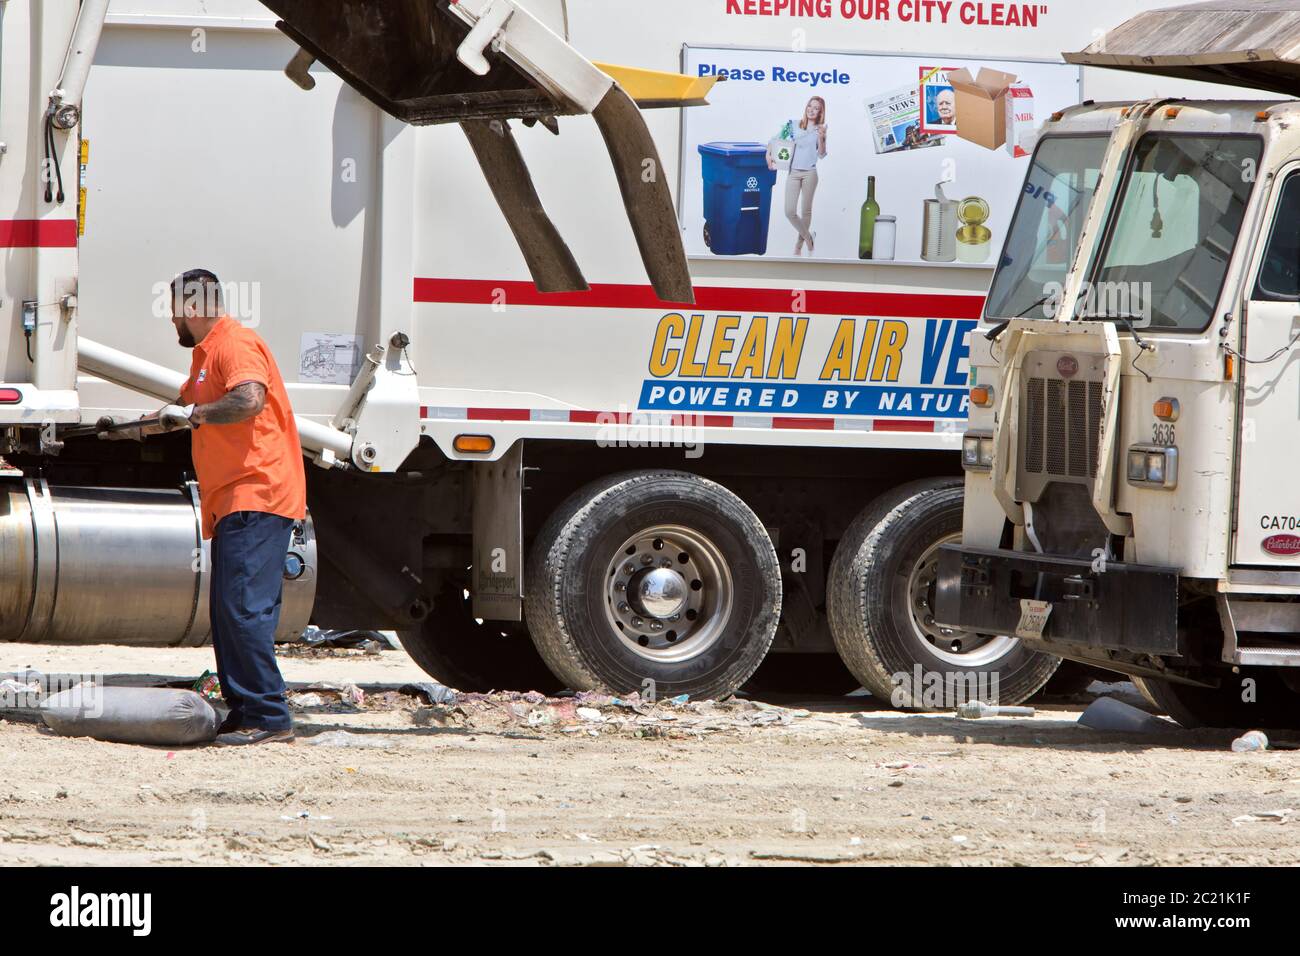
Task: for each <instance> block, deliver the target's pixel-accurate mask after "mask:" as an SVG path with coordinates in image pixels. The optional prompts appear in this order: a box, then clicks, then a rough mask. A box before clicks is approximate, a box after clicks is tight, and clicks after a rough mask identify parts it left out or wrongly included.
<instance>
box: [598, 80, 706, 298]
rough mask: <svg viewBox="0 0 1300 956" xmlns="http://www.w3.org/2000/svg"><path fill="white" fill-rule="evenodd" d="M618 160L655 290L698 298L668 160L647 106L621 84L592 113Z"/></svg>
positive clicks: (630, 214) (634, 227)
mask: <svg viewBox="0 0 1300 956" xmlns="http://www.w3.org/2000/svg"><path fill="white" fill-rule="evenodd" d="M592 117H593V118H594V119H595V120H596V125H597V126H599V127H600V132H601V135H602V136H604V137H605V146H606V148H607V149H608V150H609V157H610V159H611V160H612V161H613V163H614V175H615V176H617V177H618V185H619V189H621V190H622V191H623V205H624V206H625V207H626V209H627V217H628V221H629V222H630V223H631V224H632V233H633V235H635V236H636V244H637V247H638V248H639V249H640V250H641V260H642V262H644V263H645V269H646V274H647V275H648V276H649V277H650V284H651V285H652V286H654V290H655V293H656V294H657V295H658V296H659V298H660V299H662V300H663V301H665V302H680V303H691V304H693V303H694V302H695V290H694V288H693V287H692V285H691V274H690V271H689V270H688V269H687V266H686V251H685V249H684V248H683V246H682V233H681V228H680V227H679V226H678V223H677V213H676V211H675V210H674V208H673V197H672V193H671V192H670V191H669V189H668V181H667V177H666V176H665V175H664V164H663V162H662V160H660V158H659V149H658V147H656V146H655V142H654V139H653V138H651V136H650V130H649V128H648V127H647V126H646V124H645V117H643V116H642V115H641V110H640V109H639V108H638V107H637V105H636V103H635V102H634V101H633V100H632V98H631V97H630V96H628V95H627V93H625V92H624V91H623V89H622V87H620V86H618V84H615V85H614V86H612V87H611V88H610V90H609V92H608V93H606V94H605V98H604V99H603V100H601V101H600V105H599V106H597V107H596V109H595V111H594V112H593V113H592Z"/></svg>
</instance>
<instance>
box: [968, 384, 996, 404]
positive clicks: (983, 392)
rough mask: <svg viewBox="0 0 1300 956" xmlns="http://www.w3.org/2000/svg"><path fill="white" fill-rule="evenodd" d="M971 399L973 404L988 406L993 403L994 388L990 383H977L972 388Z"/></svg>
mask: <svg viewBox="0 0 1300 956" xmlns="http://www.w3.org/2000/svg"><path fill="white" fill-rule="evenodd" d="M970 401H971V404H972V405H978V406H979V407H980V408H988V407H989V406H990V405H992V404H993V389H992V388H991V387H990V386H988V385H976V386H975V387H974V388H972V389H971V390H970Z"/></svg>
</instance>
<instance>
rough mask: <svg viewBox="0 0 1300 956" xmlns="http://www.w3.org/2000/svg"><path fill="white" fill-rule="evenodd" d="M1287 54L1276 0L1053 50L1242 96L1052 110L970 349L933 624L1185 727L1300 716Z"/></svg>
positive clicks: (1298, 200) (1295, 224)
mask: <svg viewBox="0 0 1300 956" xmlns="http://www.w3.org/2000/svg"><path fill="white" fill-rule="evenodd" d="M1297 51H1300V4H1296V3H1294V2H1272V3H1251V2H1240V0H1238V2H1230V0H1218V2H1213V3H1202V4H1192V5H1187V6H1182V7H1174V8H1170V9H1167V10H1159V11H1152V12H1147V13H1143V14H1140V15H1138V16H1135V17H1134V18H1132V19H1131V20H1129V21H1128V22H1126V23H1124V24H1122V25H1121V26H1119V27H1117V28H1116V29H1114V30H1112V31H1110V32H1109V33H1107V34H1106V35H1105V36H1104V37H1101V38H1099V39H1098V40H1097V41H1095V42H1094V43H1093V44H1092V45H1090V46H1089V47H1088V48H1087V49H1085V50H1083V51H1082V52H1080V53H1077V54H1073V55H1069V56H1067V59H1068V60H1070V61H1071V62H1074V63H1080V64H1088V65H1095V66H1104V67H1110V68H1114V69H1117V70H1123V71H1130V72H1131V74H1132V75H1134V76H1135V77H1155V78H1158V79H1161V80H1162V81H1163V80H1166V79H1168V78H1176V79H1192V80H1198V81H1206V82H1215V83H1228V84H1232V85H1237V86H1244V87H1252V88H1255V89H1258V90H1261V91H1264V92H1263V93H1261V94H1260V95H1259V97H1258V98H1256V99H1253V100H1202V99H1186V100H1184V99H1167V98H1154V99H1137V98H1132V99H1127V100H1122V101H1119V102H1109V103H1084V104H1082V105H1080V106H1076V107H1074V108H1072V109H1068V110H1064V111H1061V112H1060V113H1058V114H1057V115H1055V116H1053V117H1052V118H1051V121H1050V122H1049V124H1048V125H1047V128H1046V129H1045V130H1044V131H1043V135H1042V138H1041V139H1040V141H1039V143H1038V146H1037V150H1036V153H1035V156H1034V159H1033V162H1032V165H1031V167H1030V170H1029V174H1028V177H1027V178H1026V180H1025V183H1024V190H1023V197H1022V199H1021V202H1020V206H1019V209H1018V210H1017V212H1016V215H1015V220H1014V225H1013V227H1012V229H1011V231H1010V235H1009V236H1008V238H1007V242H1006V245H1005V250H1004V252H1003V255H1002V259H1001V263H1000V266H999V269H998V272H997V274H996V276H995V278H994V280H993V284H992V289H991V292H990V294H989V298H988V301H987V303H986V305H985V309H984V317H983V322H982V324H981V326H980V330H979V332H977V333H976V335H975V336H974V338H973V341H974V347H973V349H972V366H973V370H972V378H973V380H974V386H973V389H972V405H973V408H972V415H971V420H970V426H969V430H968V431H967V432H966V434H965V436H964V439H963V464H964V466H965V469H966V495H965V516H964V523H963V529H962V539H961V542H960V543H959V544H954V545H950V546H945V548H944V549H943V550H942V553H941V557H940V561H939V565H940V573H939V584H938V594H937V598H936V600H937V617H938V618H939V620H941V621H944V622H946V623H948V624H949V625H950V626H954V627H961V628H969V629H972V630H976V631H984V632H993V633H1012V634H1016V635H1018V636H1019V637H1020V638H1021V639H1022V640H1024V641H1026V642H1027V643H1028V644H1029V645H1030V646H1033V647H1035V648H1038V649H1042V650H1045V651H1048V652H1051V653H1055V654H1061V655H1064V656H1066V657H1069V658H1071V659H1074V660H1078V661H1085V662H1089V663H1092V664H1097V665H1100V666H1103V667H1106V668H1108V669H1110V670H1113V671H1119V672H1121V673H1125V674H1129V675H1132V676H1133V678H1134V679H1135V680H1136V681H1137V682H1138V684H1139V685H1140V687H1141V688H1142V689H1143V690H1144V691H1145V692H1146V693H1147V695H1148V696H1149V697H1150V698H1151V699H1152V701H1154V702H1155V703H1157V704H1158V705H1160V706H1161V707H1162V708H1163V709H1164V710H1165V711H1166V712H1167V713H1169V714H1170V715H1171V716H1173V717H1174V718H1175V719H1177V720H1178V721H1179V722H1181V723H1182V724H1184V725H1186V726H1222V727H1257V726H1258V727H1275V726H1285V727H1294V726H1295V725H1296V720H1297V714H1300V707H1298V706H1297V701H1298V700H1300V698H1297V693H1298V692H1300V670H1297V667H1298V666H1300V569H1298V568H1297V567H1296V562H1297V560H1300V528H1298V522H1297V513H1298V512H1300V500H1298V499H1297V495H1298V494H1300V492H1297V483H1296V481H1295V480H1294V476H1293V474H1292V469H1293V466H1294V458H1293V457H1292V454H1291V452H1290V451H1289V450H1288V447H1289V445H1290V443H1291V442H1292V441H1295V439H1296V435H1297V430H1298V429H1300V411H1298V409H1300V404H1298V402H1300V364H1298V363H1297V355H1298V354H1300V353H1298V352H1297V347H1298V346H1300V316H1298V315H1297V312H1298V309H1297V304H1298V303H1300V135H1298V134H1297V120H1298V119H1300V106H1298V105H1297V104H1296V103H1295V102H1294V101H1292V100H1289V99H1285V100H1279V99H1275V98H1273V97H1276V96H1278V95H1281V96H1285V97H1294V96H1295V95H1296V94H1297V92H1300V86H1298V85H1297V84H1298V82H1300V53H1298V52H1297ZM1057 246H1060V247H1063V248H1054V247H1057ZM1061 253H1063V254H1061Z"/></svg>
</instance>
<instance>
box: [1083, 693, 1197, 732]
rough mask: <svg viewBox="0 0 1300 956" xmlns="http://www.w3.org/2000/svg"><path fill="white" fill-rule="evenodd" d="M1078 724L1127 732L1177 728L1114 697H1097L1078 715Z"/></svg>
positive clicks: (1161, 730)
mask: <svg viewBox="0 0 1300 956" xmlns="http://www.w3.org/2000/svg"><path fill="white" fill-rule="evenodd" d="M1079 725H1080V726H1081V727H1088V728H1090V729H1092V730H1103V731H1112V732H1117V733H1127V734H1167V733H1170V732H1171V731H1176V730H1178V727H1176V726H1175V725H1174V724H1171V723H1170V722H1169V721H1167V720H1161V719H1160V718H1159V717H1155V716H1152V715H1151V714H1148V713H1147V712H1146V711H1145V710H1139V709H1138V708H1136V707H1133V706H1131V705H1130V704H1126V703H1124V702H1123V701H1122V700H1116V699H1115V698H1114V697H1098V698H1097V699H1096V700H1094V701H1093V702H1092V703H1091V704H1089V705H1088V709H1087V710H1085V711H1084V712H1083V713H1082V714H1080V715H1079Z"/></svg>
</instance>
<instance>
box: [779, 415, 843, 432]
mask: <svg viewBox="0 0 1300 956" xmlns="http://www.w3.org/2000/svg"><path fill="white" fill-rule="evenodd" d="M772 427H773V428H810V429H813V430H814V431H828V432H833V431H835V419H833V418H773V419H772Z"/></svg>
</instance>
